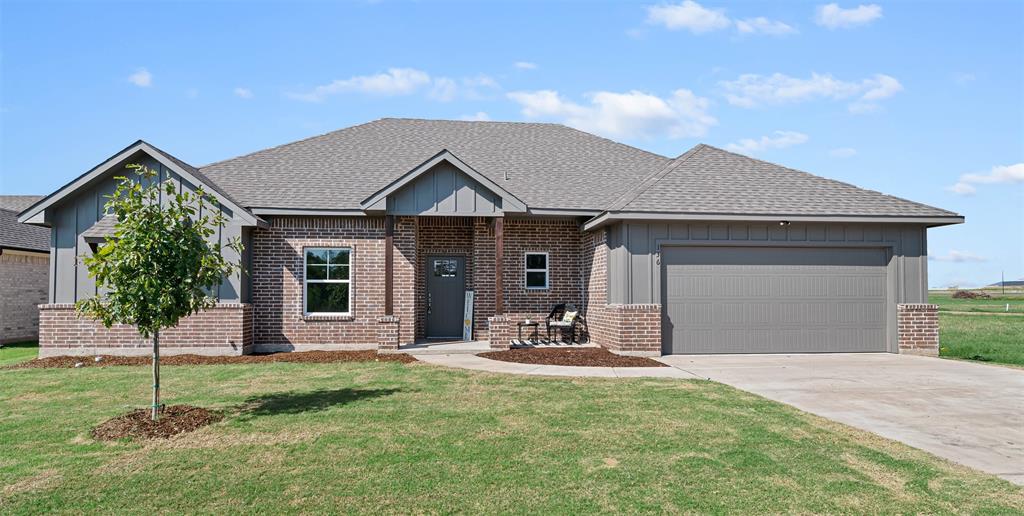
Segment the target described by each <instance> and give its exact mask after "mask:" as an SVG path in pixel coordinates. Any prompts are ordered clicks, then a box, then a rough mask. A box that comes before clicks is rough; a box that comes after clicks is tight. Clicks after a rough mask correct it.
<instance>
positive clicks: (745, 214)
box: [19, 119, 964, 355]
mask: <svg viewBox="0 0 1024 516" xmlns="http://www.w3.org/2000/svg"><path fill="white" fill-rule="evenodd" d="M128 163H143V164H146V165H148V166H149V167H151V168H152V169H154V170H157V171H159V177H160V179H161V180H170V181H173V182H174V183H175V184H177V185H178V188H181V189H189V190H191V189H194V188H196V187H198V186H200V185H202V186H204V187H206V189H207V190H208V191H210V192H212V193H213V195H214V196H215V197H216V198H217V200H218V202H219V209H220V210H221V211H222V212H223V213H224V214H225V215H226V217H227V218H228V219H229V221H230V223H229V224H228V225H227V226H225V227H223V228H221V231H220V232H219V234H218V238H222V239H223V238H230V237H234V236H237V237H240V238H241V240H242V242H243V243H244V245H245V250H244V252H243V253H242V256H231V257H229V258H230V259H238V260H241V263H242V264H243V265H244V268H245V273H239V274H235V275H233V276H231V277H227V278H225V280H224V282H223V284H222V285H221V286H220V287H219V289H217V292H216V295H217V297H218V300H219V304H218V306H217V307H216V308H215V309H212V310H209V311H207V312H204V313H201V314H198V315H195V316H192V317H190V318H189V319H187V320H184V321H182V322H181V324H179V325H178V327H176V328H174V329H171V330H169V331H166V332H164V333H162V334H161V343H162V344H163V345H164V346H165V348H164V349H165V350H166V352H169V353H174V352H179V353H180V352H192V353H207V354H224V353H231V354H233V353H249V352H268V351H283V350H308V349H354V348H377V349H379V350H380V351H382V352H393V351H396V350H398V349H399V347H400V346H404V345H407V344H411V343H414V342H416V341H419V340H423V339H451V338H461V337H460V336H461V335H462V327H463V311H464V310H465V308H466V306H465V304H464V300H465V291H467V290H472V291H473V293H474V302H473V305H472V334H471V338H472V339H475V340H481V341H488V342H489V343H490V345H491V347H493V348H498V349H501V348H507V347H508V346H509V342H510V339H511V338H513V337H514V335H515V333H516V330H517V323H518V322H520V321H522V320H523V319H525V318H527V317H529V318H532V319H543V317H544V316H545V315H546V314H547V312H548V310H549V309H550V308H551V306H552V305H554V304H555V303H565V302H568V303H574V304H576V305H578V306H580V307H581V308H582V311H583V313H584V314H585V318H586V324H585V326H584V328H585V331H586V333H587V335H588V336H589V338H590V340H591V341H592V342H594V343H597V344H600V345H601V346H604V347H606V348H607V349H609V350H611V351H613V352H616V353H622V354H635V355H659V354H669V353H790V352H861V351H883V352H885V351H887V352H892V353H899V352H913V353H931V354H935V353H937V342H938V333H937V320H936V311H935V310H936V308H935V306H934V305H928V304H926V303H927V287H926V285H927V284H928V282H927V264H928V262H927V229H928V228H929V227H936V226H943V225H949V224H958V223H962V222H963V220H964V219H963V217H961V216H960V215H957V214H956V213H952V212H949V211H946V210H942V209H938V208H933V207H931V206H926V205H923V204H920V203H916V202H912V201H908V200H904V199H900V198H897V197H892V196H889V195H884V194H881V193H878V192H874V191H869V190H864V189H861V188H857V187H855V186H852V185H849V184H846V183H841V182H838V181H833V180H829V179H825V178H822V177H818V176H814V175H811V174H808V173H805V172H800V171H797V170H793V169H790V168H786V167H782V166H779V165H774V164H771V163H767V162H764V161H760V160H756V159H752V158H748V157H745V156H741V155H738V154H734V153H731V152H727V151H724V150H721V149H717V148H715V147H711V146H708V145H697V146H696V147H694V148H692V149H690V150H689V151H687V152H686V153H684V154H682V155H681V156H679V157H677V158H668V157H664V156H660V155H657V154H653V153H650V152H646V151H643V150H640V149H637V148H634V147H630V146H627V145H623V144H620V143H616V142H613V141H610V140H607V139H604V138H600V137H598V136H594V135H591V134H588V133H585V132H581V131H578V130H575V129H571V128H568V127H565V126H561V125H554V124H540V123H507V122H459V121H438V120H410V119H383V120H377V121H374V122H370V123H366V124H363V125H358V126H354V127H350V128H347V129H342V130H339V131H335V132H331V133H327V134H324V135H320V136H315V137H312V138H308V139H305V140H300V141H297V142H294V143H289V144H285V145H281V146H279V147H273V148H270V149H266V150H262V151H259V152H254V153H252V154H247V155H244V156H240V157H236V158H232V159H228V160H225V161H219V162H216V163H212V164H210V165H206V166H203V167H194V166H192V165H189V164H188V163H185V162H184V161H182V160H180V159H177V158H175V157H174V156H172V155H170V154H168V153H166V152H163V151H162V150H160V149H158V148H156V147H154V146H152V145H150V144H148V143H146V142H144V141H138V142H136V143H133V144H131V145H129V146H128V147H126V148H125V149H124V150H122V151H120V152H118V153H116V154H115V155H114V156H112V157H111V158H110V159H109V160H107V161H105V162H103V163H101V164H100V165H98V166H96V167H95V168H93V169H92V170H89V171H88V172H86V173H85V174H83V175H81V176H79V177H78V178H76V179H74V180H73V181H71V182H70V183H68V184H67V185H65V186H64V187H62V188H60V189H59V190H57V191H56V192H54V193H53V194H51V195H49V196H47V197H46V198H45V199H43V200H41V201H40V202H38V203H35V204H34V205H32V206H31V207H29V208H28V209H26V210H25V211H24V212H22V213H21V215H20V218H19V220H20V221H22V222H24V223H28V224H34V225H39V226H47V227H50V228H51V230H52V232H53V237H52V242H53V245H52V249H51V251H50V252H51V261H52V263H53V266H52V267H53V269H52V273H53V276H54V281H53V289H52V290H51V292H50V298H49V302H48V304H46V305H43V306H42V307H41V314H40V317H41V322H40V328H41V340H40V345H41V354H42V355H54V354H68V353H81V354H86V353H123V354H135V353H138V354H142V353H146V352H147V350H148V348H147V346H148V344H147V343H145V342H142V341H141V339H139V337H138V336H137V335H136V334H135V332H134V331H133V330H132V329H131V328H121V327H115V328H112V329H109V330H106V329H103V328H102V327H100V326H98V325H97V323H95V322H94V321H91V320H87V319H81V318H78V317H76V316H75V314H74V312H73V305H72V303H74V302H75V301H77V300H79V299H82V298H84V297H87V296H92V295H95V293H96V286H95V285H94V283H93V282H92V280H91V279H90V278H89V277H88V275H87V274H86V271H85V269H84V268H83V266H82V265H81V262H80V260H79V259H78V257H79V256H82V255H88V254H89V253H91V252H92V248H93V245H94V244H95V243H96V242H98V241H102V240H103V238H104V237H105V235H109V234H110V231H111V228H112V225H113V223H112V221H111V220H110V218H109V217H104V208H103V195H104V194H107V193H109V192H111V191H112V190H113V188H114V180H113V179H112V176H114V175H115V174H123V173H124V166H125V164H128Z"/></svg>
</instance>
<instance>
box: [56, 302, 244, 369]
mask: <svg viewBox="0 0 1024 516" xmlns="http://www.w3.org/2000/svg"><path fill="white" fill-rule="evenodd" d="M252 316H253V310H252V306H251V305H248V304H238V303H230V304H229V303H222V304H219V305H217V306H216V307H214V308H212V309H210V310H206V311H204V312H200V313H198V314H194V315H192V316H189V317H186V318H184V319H182V320H181V321H179V322H178V325H177V326H175V327H174V328H167V329H165V330H163V331H161V332H160V350H161V353H165V354H168V355H175V354H182V353H194V354H199V355H241V354H243V353H247V352H249V351H250V350H251V347H252V337H253V334H252V328H253V318H252ZM39 318H40V326H41V328H42V329H41V330H40V332H39V356H40V357H47V356H56V355H107V354H109V355H146V354H149V353H150V352H151V350H152V343H151V342H150V341H149V340H148V339H143V338H142V336H141V335H139V333H138V332H137V331H136V330H135V328H134V327H133V326H127V325H123V324H117V325H114V326H112V327H110V328H105V327H103V324H101V323H100V322H99V321H97V320H95V319H91V318H88V317H80V316H79V315H78V314H77V313H76V312H75V305H73V304H70V303H61V304H46V305H40V307H39Z"/></svg>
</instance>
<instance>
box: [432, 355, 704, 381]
mask: <svg viewBox="0 0 1024 516" xmlns="http://www.w3.org/2000/svg"><path fill="white" fill-rule="evenodd" d="M416 359H417V360H419V361H421V362H426V363H428V364H434V365H439V366H444V367H455V368H459V369H473V370H475V371H487V372H489V373H507V374H526V375H537V376H580V377H584V376H585V377H600V378H685V379H694V378H698V377H697V376H695V375H693V374H691V373H688V372H686V371H683V370H680V369H677V368H675V367H581V366H554V365H537V364H517V363H515V362H502V361H499V360H491V359H489V358H483V357H478V356H476V355H468V354H451V355H433V354H431V355H419V354H418V355H416Z"/></svg>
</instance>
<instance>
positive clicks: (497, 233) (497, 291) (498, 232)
mask: <svg viewBox="0 0 1024 516" xmlns="http://www.w3.org/2000/svg"><path fill="white" fill-rule="evenodd" d="M504 262H505V218H504V217H497V218H495V219H494V315H503V314H504V313H505V300H504V299H503V298H504V296H505V289H504V287H503V283H504Z"/></svg>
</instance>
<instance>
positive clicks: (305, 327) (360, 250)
mask: <svg viewBox="0 0 1024 516" xmlns="http://www.w3.org/2000/svg"><path fill="white" fill-rule="evenodd" d="M384 232H385V229H384V219H383V218H382V217H374V218H369V217H275V218H272V219H271V220H270V227H269V228H262V229H259V230H256V231H254V232H253V250H252V252H253V258H252V271H251V274H252V301H253V305H254V307H255V320H256V324H255V334H254V349H255V350H257V351H288V350H304V349H375V348H376V347H377V345H378V339H379V337H380V335H379V328H378V319H379V318H380V317H382V316H384V244H385V240H384V236H385V235H384ZM394 245H395V253H394V285H395V289H394V316H395V317H397V318H398V321H399V322H398V326H399V341H400V343H402V344H408V343H412V342H414V340H415V336H414V327H413V326H414V325H413V324H412V321H415V299H414V290H413V289H410V288H402V287H403V286H404V285H413V284H414V283H415V279H414V275H413V273H414V264H415V263H416V220H415V219H413V218H410V217H399V218H397V220H396V221H395V233H394ZM306 247H346V248H350V249H352V257H351V260H352V261H351V264H352V266H351V278H352V284H351V285H352V287H351V288H352V294H351V300H352V305H351V307H350V310H351V312H352V313H351V315H348V316H318V315H305V314H304V305H303V291H304V288H303V278H304V277H305V271H304V270H303V263H304V262H303V252H304V251H303V249H304V248H306Z"/></svg>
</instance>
